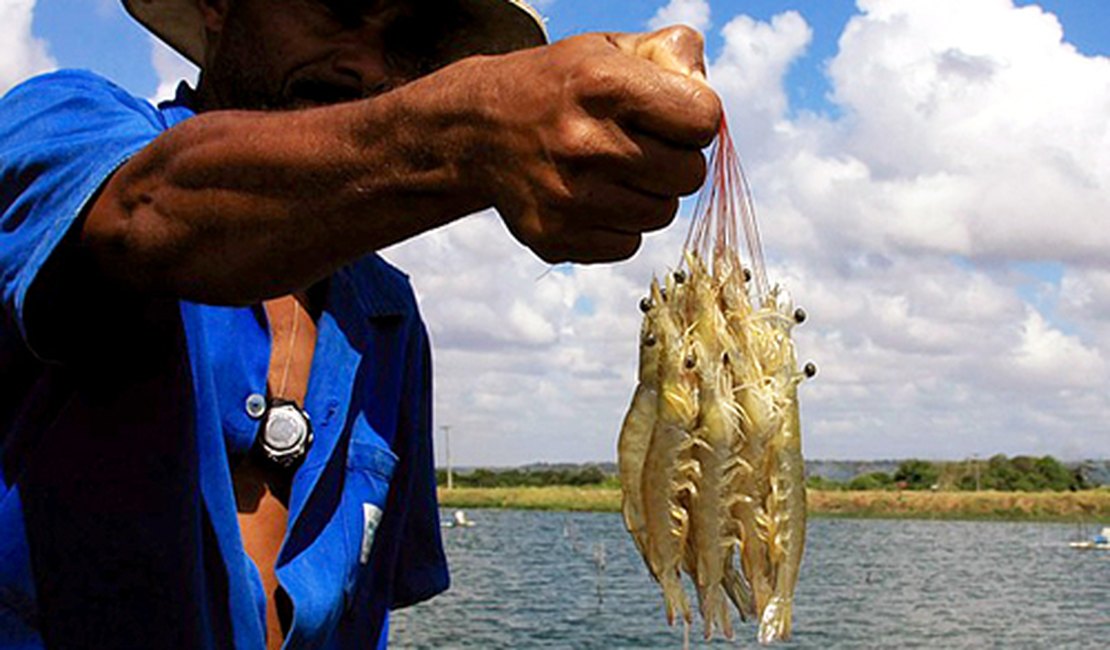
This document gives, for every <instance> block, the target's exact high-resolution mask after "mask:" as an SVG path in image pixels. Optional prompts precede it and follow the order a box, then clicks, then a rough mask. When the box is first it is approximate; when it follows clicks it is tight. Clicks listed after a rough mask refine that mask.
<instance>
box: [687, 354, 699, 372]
mask: <svg viewBox="0 0 1110 650" xmlns="http://www.w3.org/2000/svg"><path fill="white" fill-rule="evenodd" d="M685 365H686V369H687V370H693V369H694V366H696V365H698V362H697V361H695V360H694V355H692V354H688V355H686V361H685Z"/></svg>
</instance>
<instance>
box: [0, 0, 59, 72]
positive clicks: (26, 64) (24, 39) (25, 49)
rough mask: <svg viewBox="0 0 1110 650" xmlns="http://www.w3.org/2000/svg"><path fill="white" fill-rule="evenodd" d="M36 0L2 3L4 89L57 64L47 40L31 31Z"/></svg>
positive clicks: (0, 54)
mask: <svg viewBox="0 0 1110 650" xmlns="http://www.w3.org/2000/svg"><path fill="white" fill-rule="evenodd" d="M34 10H35V0H4V2H2V3H0V43H3V44H4V46H3V48H0V93H4V92H7V90H8V89H9V88H11V87H12V86H14V85H15V84H17V83H19V82H20V81H22V80H24V79H26V78H27V77H30V76H32V75H34V74H37V73H40V72H46V71H48V70H51V69H53V68H55V67H56V66H57V64H56V63H55V62H54V59H53V58H51V56H50V54H49V52H48V51H47V48H46V43H45V42H44V41H43V40H41V39H39V38H36V37H35V36H34V35H33V34H32V33H31V18H32V15H33V13H34Z"/></svg>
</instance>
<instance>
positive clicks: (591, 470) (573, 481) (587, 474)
mask: <svg viewBox="0 0 1110 650" xmlns="http://www.w3.org/2000/svg"><path fill="white" fill-rule="evenodd" d="M609 480H611V481H612V485H614V486H618V485H617V483H616V482H615V481H616V478H615V477H610V476H607V475H606V474H605V472H604V471H602V469H601V468H600V467H598V466H597V465H585V466H583V467H560V468H556V467H553V468H542V469H503V470H492V469H475V470H471V471H469V472H465V473H459V472H455V476H454V482H455V485H456V486H457V487H475V488H495V487H542V486H545V485H570V486H588V485H593V486H599V485H602V484H605V483H606V481H609ZM436 483H437V484H439V485H447V472H446V471H444V470H437V471H436Z"/></svg>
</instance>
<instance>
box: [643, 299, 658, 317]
mask: <svg viewBox="0 0 1110 650" xmlns="http://www.w3.org/2000/svg"><path fill="white" fill-rule="evenodd" d="M654 306H655V305H653V304H652V303H651V298H648V297H647V296H644V297H643V298H640V311H642V312H644V313H645V314H646V313H648V312H649V311H651V308H652V307H654Z"/></svg>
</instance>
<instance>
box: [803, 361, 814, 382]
mask: <svg viewBox="0 0 1110 650" xmlns="http://www.w3.org/2000/svg"><path fill="white" fill-rule="evenodd" d="M802 372H804V373H805V374H806V377H809V378H810V379H813V378H814V377H816V376H817V364H816V363H813V362H812V361H809V362H807V363H806V365H805V367H804V368H802Z"/></svg>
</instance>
